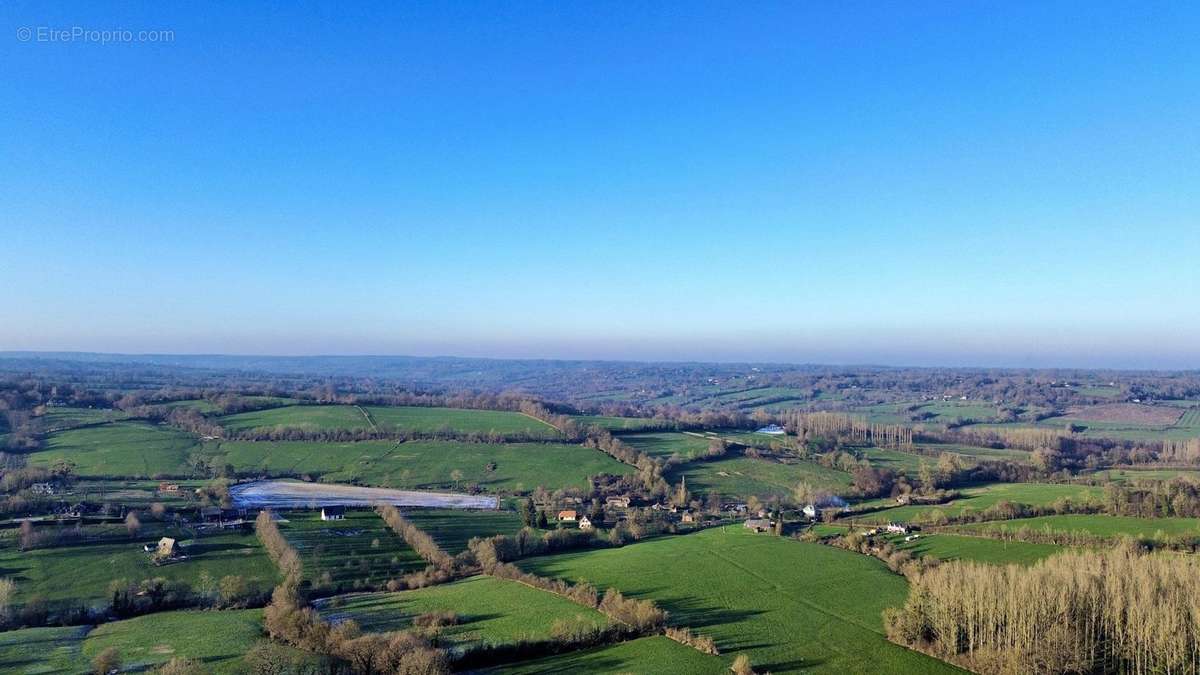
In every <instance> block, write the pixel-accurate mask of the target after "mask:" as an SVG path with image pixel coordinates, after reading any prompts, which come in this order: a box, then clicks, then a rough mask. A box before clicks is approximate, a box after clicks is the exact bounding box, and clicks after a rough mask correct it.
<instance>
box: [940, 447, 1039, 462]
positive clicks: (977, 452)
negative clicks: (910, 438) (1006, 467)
mask: <svg viewBox="0 0 1200 675" xmlns="http://www.w3.org/2000/svg"><path fill="white" fill-rule="evenodd" d="M917 447H918V448H920V449H922V450H926V451H932V452H935V453H937V454H941V453H943V452H949V453H953V454H955V455H958V456H959V457H961V458H962V459H963V460H964V461H965V462H966V463H967V464H975V463H977V462H982V461H1002V460H1007V461H1011V462H1019V463H1025V462H1028V461H1029V455H1030V454H1031V453H1030V452H1029V451H1027V450H1016V449H1012V448H983V447H979V446H977V445H959V444H957V443H920V444H918V446H917ZM935 459H936V458H935Z"/></svg>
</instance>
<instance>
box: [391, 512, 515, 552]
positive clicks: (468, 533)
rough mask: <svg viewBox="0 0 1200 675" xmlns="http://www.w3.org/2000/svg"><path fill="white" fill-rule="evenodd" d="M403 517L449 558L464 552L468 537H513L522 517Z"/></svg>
mask: <svg viewBox="0 0 1200 675" xmlns="http://www.w3.org/2000/svg"><path fill="white" fill-rule="evenodd" d="M404 517H405V518H407V519H408V520H409V521H411V522H412V523H413V524H414V525H416V526H417V527H418V528H420V529H421V530H422V531H423V532H425V533H427V534H428V535H429V536H431V537H433V540H434V541H436V542H437V543H438V546H441V547H442V549H443V550H445V551H446V552H447V553H449V554H450V555H457V554H458V553H460V552H462V551H465V550H467V542H468V541H470V540H471V537H490V536H492V535H494V534H516V533H517V532H518V531H520V529H521V517H520V516H518V515H517V514H516V513H515V512H513V511H464V510H462V509H405V510H404Z"/></svg>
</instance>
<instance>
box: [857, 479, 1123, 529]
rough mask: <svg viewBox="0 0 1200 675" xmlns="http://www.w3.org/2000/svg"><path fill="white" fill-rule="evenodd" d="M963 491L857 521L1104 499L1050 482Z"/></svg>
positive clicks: (1083, 488) (1094, 490)
mask: <svg viewBox="0 0 1200 675" xmlns="http://www.w3.org/2000/svg"><path fill="white" fill-rule="evenodd" d="M961 492H962V497H960V498H958V499H955V500H953V501H951V502H947V503H945V504H937V505H909V506H895V507H892V508H888V509H884V510H882V511H876V512H874V513H867V514H863V515H861V516H855V519H856V520H862V521H865V522H874V523H886V522H888V521H893V520H894V521H898V522H911V521H914V520H916V519H918V518H919V517H920V516H921V515H922V514H925V513H927V512H929V511H933V510H935V509H938V510H941V511H942V512H943V513H945V514H946V515H947V516H955V515H959V514H962V513H966V512H968V511H983V510H984V509H986V508H988V507H990V506H995V505H996V504H998V503H1000V502H1002V501H1007V502H1012V503H1014V504H1027V505H1029V506H1049V505H1051V504H1053V503H1054V502H1055V501H1057V500H1058V499H1061V498H1064V497H1066V498H1069V499H1071V500H1073V501H1075V502H1086V501H1089V500H1093V501H1094V500H1098V499H1100V496H1101V489H1100V488H1098V487H1093V486H1089V485H1058V484H1050V483H988V484H986V485H979V486H975V487H970V488H966V489H964V490H961ZM888 503H894V500H890V499H885V500H877V501H875V502H867V503H865V504H864V506H870V505H873V504H888Z"/></svg>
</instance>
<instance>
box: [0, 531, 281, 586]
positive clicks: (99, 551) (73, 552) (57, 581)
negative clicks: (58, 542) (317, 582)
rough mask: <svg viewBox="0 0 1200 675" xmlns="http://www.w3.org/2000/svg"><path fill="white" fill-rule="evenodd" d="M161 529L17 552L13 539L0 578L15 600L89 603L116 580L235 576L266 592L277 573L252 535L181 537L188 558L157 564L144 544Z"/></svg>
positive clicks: (0, 559)
mask: <svg viewBox="0 0 1200 675" xmlns="http://www.w3.org/2000/svg"><path fill="white" fill-rule="evenodd" d="M161 535H162V531H156V530H155V528H153V527H151V526H149V525H148V524H147V525H144V526H143V533H142V536H140V537H138V539H137V540H136V541H127V542H118V543H89V544H77V545H73V546H60V547H56V548H44V549H35V550H32V551H25V552H22V551H19V550H17V548H16V546H15V543H16V542H15V541H13V539H12V538H11V537H8V538H6V539H5V540H4V544H3V546H2V547H0V576H4V577H10V578H12V579H13V580H14V581H15V582H16V584H17V602H19V603H24V602H27V601H28V600H30V599H32V598H34V597H40V598H42V599H45V600H47V601H49V602H52V603H61V602H69V601H72V600H78V601H79V603H81V604H85V605H90V604H94V603H97V602H100V601H106V600H108V598H109V593H110V591H109V584H110V583H111V582H112V581H114V580H118V579H124V580H126V581H128V582H130V583H137V582H140V581H142V580H143V579H151V578H156V577H162V578H165V579H168V580H172V581H183V582H186V583H188V584H190V585H191V586H192V587H193V588H198V586H199V580H200V577H201V573H202V572H204V571H207V572H208V574H209V576H210V577H211V578H212V579H214V580H219V579H220V578H221V577H223V576H226V575H239V576H242V577H244V578H246V579H247V580H248V581H250V582H251V583H253V584H254V585H256V586H258V587H260V588H262V589H269V588H270V587H271V586H273V585H274V584H275V583H276V582H277V580H278V574H277V572H276V570H275V567H274V565H272V564H271V561H270V559H268V558H267V555H266V553H265V552H263V550H262V547H261V546H259V544H258V540H257V539H256V538H255V537H254V535H252V534H233V533H227V534H219V535H214V536H211V537H204V538H202V539H188V538H186V537H184V536H181V537H180V543H181V544H182V545H183V546H184V552H185V553H186V554H187V556H188V558H187V560H184V561H182V562H177V563H173V564H170V565H162V566H156V565H154V564H152V563H151V562H150V554H149V553H146V552H144V551H142V544H143V543H146V542H153V541H156V540H157V539H158V537H159V536H161Z"/></svg>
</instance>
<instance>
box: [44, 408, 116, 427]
mask: <svg viewBox="0 0 1200 675" xmlns="http://www.w3.org/2000/svg"><path fill="white" fill-rule="evenodd" d="M125 417H126V414H125V413H124V412H122V411H120V410H108V409H104V408H47V409H46V413H45V414H44V415H42V416H41V424H42V428H43V429H45V430H46V431H58V430H62V429H73V428H75V427H82V426H87V425H90V424H102V423H104V422H113V421H116V420H120V419H124V418H125Z"/></svg>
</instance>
